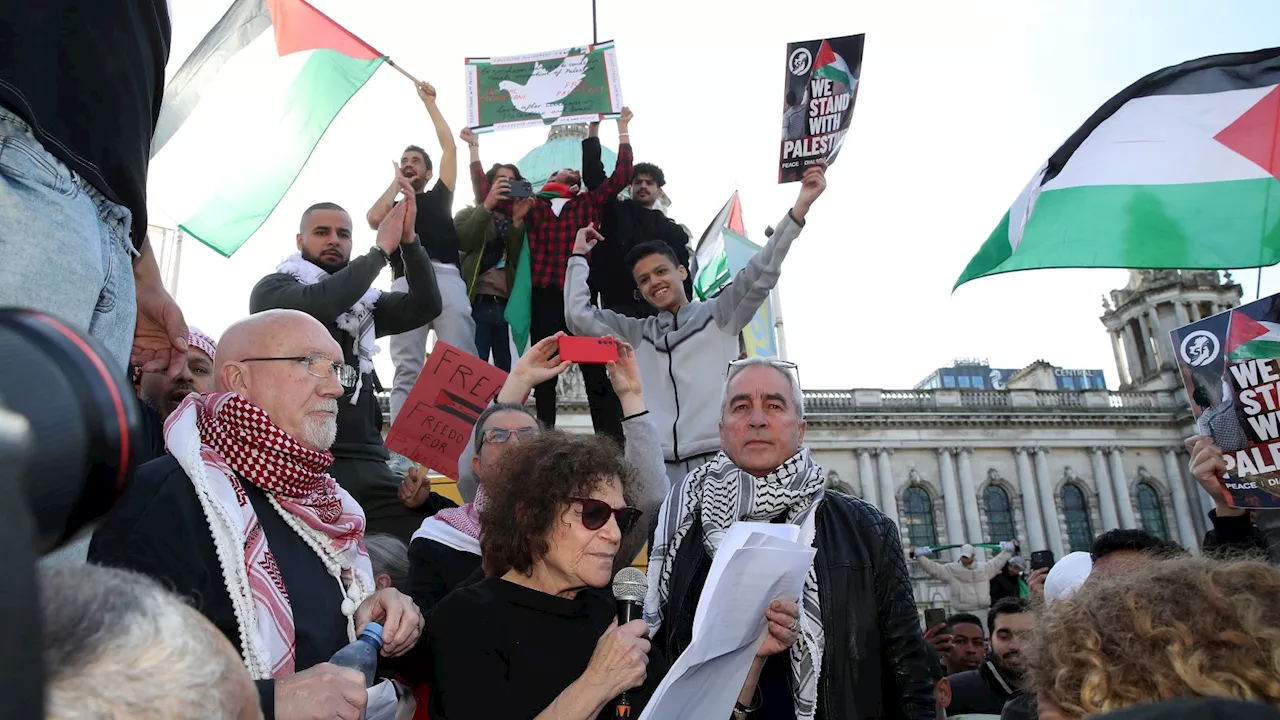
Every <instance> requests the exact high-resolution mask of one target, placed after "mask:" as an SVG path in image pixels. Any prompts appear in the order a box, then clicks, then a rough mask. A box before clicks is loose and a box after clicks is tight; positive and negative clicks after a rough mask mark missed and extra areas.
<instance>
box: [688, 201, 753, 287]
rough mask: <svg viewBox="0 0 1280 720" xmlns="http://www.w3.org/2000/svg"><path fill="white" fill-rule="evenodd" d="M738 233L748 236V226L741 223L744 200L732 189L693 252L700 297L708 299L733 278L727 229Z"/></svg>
mask: <svg viewBox="0 0 1280 720" xmlns="http://www.w3.org/2000/svg"><path fill="white" fill-rule="evenodd" d="M726 230H727V231H729V232H732V233H736V234H737V235H738V236H739V237H743V238H745V237H746V235H747V230H746V227H744V226H743V224H742V203H741V202H740V201H739V200H738V191H737V190H735V191H733V195H731V196H730V197H729V200H728V202H726V203H725V204H724V207H722V208H720V212H719V213H718V214H717V215H716V218H715V220H712V221H711V224H710V225H708V226H707V229H706V230H704V231H703V233H702V237H701V238H699V239H698V244H697V246H696V249H695V250H694V253H693V267H692V268H690V269H689V270H690V272H692V273H693V292H694V294H695V295H696V296H697V298H698V299H699V300H706V299H707V298H709V297H711V296H712V295H715V294H716V292H717V291H718V290H720V288H721V287H724V286H725V285H727V284H728V283H729V281H730V280H732V279H733V273H732V272H731V271H730V269H729V254H728V252H726V249H725V239H726V235H725V231H726Z"/></svg>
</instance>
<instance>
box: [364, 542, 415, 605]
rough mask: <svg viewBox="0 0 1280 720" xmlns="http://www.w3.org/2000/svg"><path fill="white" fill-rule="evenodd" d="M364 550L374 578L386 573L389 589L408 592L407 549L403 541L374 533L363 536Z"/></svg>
mask: <svg viewBox="0 0 1280 720" xmlns="http://www.w3.org/2000/svg"><path fill="white" fill-rule="evenodd" d="M364 548H365V550H367V551H368V552H369V563H370V564H371V565H373V574H374V576H378V575H381V574H383V573H386V574H387V575H389V576H390V577H391V587H393V588H395V589H397V590H399V591H400V592H408V588H409V548H408V547H407V546H406V545H405V544H404V541H403V540H401V539H400V538H398V537H396V536H394V535H388V534H386V533H375V534H373V535H365V537H364Z"/></svg>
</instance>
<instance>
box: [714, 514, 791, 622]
mask: <svg viewBox="0 0 1280 720" xmlns="http://www.w3.org/2000/svg"><path fill="white" fill-rule="evenodd" d="M799 537H800V527H799V526H797V525H791V524H782V523H763V522H747V521H745V520H739V521H738V522H735V523H734V524H732V525H730V526H729V529H728V530H726V531H725V533H724V537H723V538H722V539H721V540H720V548H719V549H718V550H717V551H716V556H715V558H713V559H712V560H711V569H710V570H709V571H708V572H707V581H706V583H705V585H704V587H715V585H716V584H717V583H718V582H719V581H720V576H721V575H723V574H724V568H725V565H727V564H728V563H729V560H730V558H732V557H733V556H734V553H736V552H737V551H738V549H739V548H741V547H743V546H745V545H746V544H748V543H752V544H753V546H754V547H760V546H762V543H765V542H766V539H767V538H773V539H777V540H781V541H782V543H783V544H775V545H770V546H769V547H787V546H788V545H790V546H795V543H796V541H797V540H798V538H799ZM710 599H711V597H710V593H707V592H705V591H704V592H703V593H702V597H701V598H699V599H698V608H697V611H696V614H695V615H694V616H693V637H694V638H697V637H698V636H699V635H701V634H702V623H703V621H704V618H706V617H707V612H706V607H707V604H708V602H710Z"/></svg>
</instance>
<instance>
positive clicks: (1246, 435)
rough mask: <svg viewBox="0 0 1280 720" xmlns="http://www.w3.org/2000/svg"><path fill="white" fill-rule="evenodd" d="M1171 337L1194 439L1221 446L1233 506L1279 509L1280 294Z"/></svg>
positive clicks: (1177, 332) (1205, 321) (1229, 498)
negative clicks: (1193, 421)
mask: <svg viewBox="0 0 1280 720" xmlns="http://www.w3.org/2000/svg"><path fill="white" fill-rule="evenodd" d="M1170 334H1171V335H1172V337H1173V348H1174V350H1175V353H1174V354H1175V355H1176V356H1177V359H1178V367H1179V370H1180V371H1181V373H1182V380H1183V384H1184V385H1185V387H1186V389H1187V396H1188V397H1190V398H1191V410H1192V413H1193V414H1194V415H1195V418H1196V434H1197V435H1207V436H1210V437H1212V438H1213V441H1214V444H1216V445H1217V446H1218V447H1220V448H1222V452H1223V460H1224V461H1225V465H1226V473H1224V475H1223V485H1224V486H1225V487H1226V489H1227V497H1228V500H1229V502H1230V504H1231V505H1232V506H1233V507H1247V508H1280V294H1277V295H1272V296H1271V297H1268V298H1263V299H1262V300H1258V301H1256V302H1251V303H1249V304H1247V305H1241V306H1240V307H1238V308H1234V309H1232V310H1228V311H1227V312H1224V313H1219V314H1217V315H1213V316H1211V317H1207V318H1204V319H1202V320H1198V321H1196V322H1193V323H1191V324H1189V325H1185V326H1183V327H1180V328H1178V329H1177V330H1174V331H1173V332H1172V333H1170Z"/></svg>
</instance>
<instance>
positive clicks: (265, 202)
mask: <svg viewBox="0 0 1280 720" xmlns="http://www.w3.org/2000/svg"><path fill="white" fill-rule="evenodd" d="M385 59H386V58H384V57H382V55H381V53H379V52H378V51H377V50H375V49H373V48H372V47H371V46H369V45H368V44H367V43H365V42H364V41H363V40H361V39H359V38H357V37H356V36H355V35H352V34H351V33H349V32H347V30H346V29H344V28H343V27H342V26H341V25H338V24H337V23H335V22H334V21H333V20H331V19H329V17H328V16H326V15H325V14H324V13H322V12H320V11H319V10H317V9H315V8H314V7H313V6H312V5H311V4H310V3H307V2H305V0H235V2H234V3H232V5H231V8H230V9H229V10H227V12H226V13H225V14H224V15H223V16H222V18H221V19H220V20H219V21H218V23H217V24H216V25H214V27H213V29H212V30H210V31H209V34H208V35H206V36H205V37H204V39H203V40H202V41H201V42H200V44H199V45H198V46H197V47H196V49H195V50H194V51H193V52H192V53H191V55H190V56H189V57H188V58H187V60H186V62H184V63H183V64H182V67H181V68H179V69H178V71H177V73H176V74H175V75H174V76H173V79H172V80H170V81H169V83H168V85H167V86H166V87H165V93H164V104H163V105H162V106H161V109H160V117H159V120H158V122H157V128H156V135H155V138H154V140H153V141H152V146H151V154H152V162H151V170H150V176H149V182H148V193H149V196H150V198H151V199H152V201H153V202H154V203H155V205H156V206H157V207H158V208H160V209H161V210H163V211H164V212H165V213H166V214H168V215H169V216H170V217H171V218H173V219H174V220H175V221H176V222H177V223H178V226H179V227H180V228H181V229H182V230H183V231H184V232H186V233H187V234H189V235H191V236H193V237H195V238H196V239H198V240H200V242H203V243H204V244H205V245H208V246H209V247H211V248H213V249H214V250H215V251H217V252H218V253H220V254H222V255H224V256H226V257H230V256H231V254H232V253H234V252H235V251H236V250H237V249H239V248H240V246H241V245H243V244H244V243H245V241H246V240H248V239H249V237H250V236H251V235H253V233H254V232H255V231H257V229H258V228H259V227H261V226H262V223H263V222H265V221H266V219H267V217H268V216H269V215H270V214H271V212H272V211H273V210H275V207H276V205H277V204H279V203H280V200H281V199H282V198H283V197H284V195H285V193H286V192H287V191H288V190H289V187H290V186H291V185H292V184H293V181H294V179H295V178H297V177H298V174H299V173H300V172H301V171H302V168H303V167H304V166H305V165H306V164H307V160H308V158H310V157H311V152H312V151H313V150H314V149H315V147H316V144H317V143H318V142H320V138H321V136H323V135H324V133H325V131H326V130H328V129H329V124H330V123H332V122H333V119H334V118H335V117H337V115H338V113H339V112H341V111H342V108H343V106H344V105H346V104H347V101H348V100H350V99H351V96H352V95H355V93H356V92H357V91H358V90H360V88H361V87H362V86H363V85H364V84H365V82H366V81H367V80H368V79H369V78H370V76H372V75H373V73H374V71H376V70H377V69H378V66H379V65H381V64H382V63H383V61H384V60H385Z"/></svg>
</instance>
